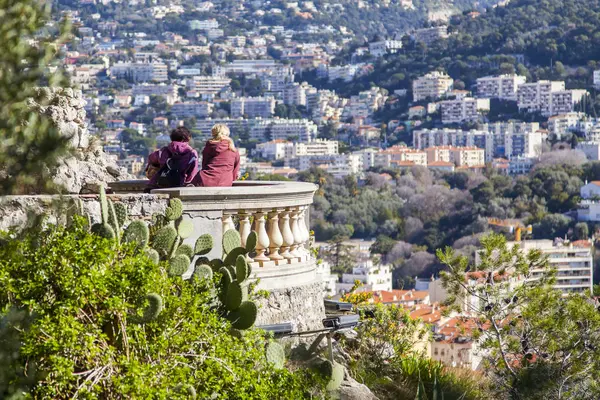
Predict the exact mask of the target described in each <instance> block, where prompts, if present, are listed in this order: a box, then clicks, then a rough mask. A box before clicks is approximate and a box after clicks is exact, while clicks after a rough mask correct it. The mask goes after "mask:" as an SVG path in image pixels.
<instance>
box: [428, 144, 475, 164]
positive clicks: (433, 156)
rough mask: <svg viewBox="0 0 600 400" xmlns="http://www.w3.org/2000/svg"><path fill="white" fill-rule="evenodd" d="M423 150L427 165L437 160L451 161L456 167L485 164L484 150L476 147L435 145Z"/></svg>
mask: <svg viewBox="0 0 600 400" xmlns="http://www.w3.org/2000/svg"><path fill="white" fill-rule="evenodd" d="M425 152H426V153H427V165H428V166H429V165H430V164H432V163H435V162H439V161H442V162H448V163H452V164H454V165H456V166H457V167H462V166H467V167H475V166H480V165H484V164H485V151H484V150H483V149H480V148H478V147H454V146H436V147H429V148H427V149H425ZM434 165H435V164H434Z"/></svg>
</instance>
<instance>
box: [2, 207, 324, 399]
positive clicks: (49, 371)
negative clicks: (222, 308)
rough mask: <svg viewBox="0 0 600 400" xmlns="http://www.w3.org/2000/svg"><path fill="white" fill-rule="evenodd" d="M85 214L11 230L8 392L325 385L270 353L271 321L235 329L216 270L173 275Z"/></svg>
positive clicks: (162, 395) (6, 259) (233, 390)
mask: <svg viewBox="0 0 600 400" xmlns="http://www.w3.org/2000/svg"><path fill="white" fill-rule="evenodd" d="M84 225H85V224H84V222H83V220H82V219H80V218H75V220H74V222H73V224H72V225H71V226H70V227H69V228H64V227H54V226H51V227H49V228H47V229H46V230H45V231H44V232H33V233H31V232H30V233H28V234H27V235H26V236H24V237H15V236H14V235H13V236H9V235H3V236H2V239H3V240H2V242H3V243H2V246H0V398H11V397H12V396H14V395H16V394H18V393H19V392H25V393H26V397H27V398H36V399H65V398H73V397H77V398H82V399H98V398H102V399H123V398H127V399H177V398H187V397H186V396H188V393H191V392H192V389H193V391H194V392H195V393H197V398H201V399H204V398H214V399H277V398H285V399H299V398H306V397H310V396H311V395H314V393H310V391H315V390H318V387H319V381H318V380H316V378H314V379H313V378H312V377H311V376H310V375H309V374H307V373H306V372H302V371H301V372H295V373H292V372H290V371H288V370H287V369H277V368H276V366H274V365H273V364H272V363H269V362H268V361H267V360H266V357H265V355H264V351H265V347H264V346H265V343H267V340H266V338H265V337H264V336H263V333H261V331H259V330H248V331H246V332H245V333H244V335H242V336H241V337H240V338H238V337H235V336H234V335H231V334H230V333H229V331H230V329H231V324H230V322H228V321H227V320H226V319H225V318H222V317H221V316H220V315H219V314H218V313H217V312H216V311H214V310H213V309H211V308H210V307H209V305H208V302H209V301H210V299H211V294H210V293H209V289H208V288H209V286H212V284H213V283H212V282H206V281H205V280H201V279H193V280H191V281H190V282H182V281H181V279H180V278H170V277H169V276H168V274H167V271H166V268H168V266H167V265H166V263H160V264H155V263H153V262H152V260H150V259H149V258H148V257H146V256H145V255H144V253H143V251H142V250H140V249H139V246H136V245H135V244H133V243H132V244H125V245H122V246H120V247H118V248H115V246H114V242H113V241H112V240H109V239H105V238H101V237H98V236H97V235H93V234H91V233H89V232H88V231H87V229H86V228H85V227H84ZM215 279H217V277H215ZM161 300H162V302H161ZM181 388H186V390H181ZM189 388H192V389H189ZM188 389H189V390H188Z"/></svg>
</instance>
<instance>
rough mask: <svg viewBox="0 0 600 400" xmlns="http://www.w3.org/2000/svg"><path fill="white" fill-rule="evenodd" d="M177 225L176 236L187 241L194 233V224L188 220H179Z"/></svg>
mask: <svg viewBox="0 0 600 400" xmlns="http://www.w3.org/2000/svg"><path fill="white" fill-rule="evenodd" d="M176 224H177V234H178V235H179V236H180V237H181V238H182V239H187V238H189V237H190V236H192V233H194V224H193V223H192V221H190V220H189V219H180V220H178V222H177V223H176Z"/></svg>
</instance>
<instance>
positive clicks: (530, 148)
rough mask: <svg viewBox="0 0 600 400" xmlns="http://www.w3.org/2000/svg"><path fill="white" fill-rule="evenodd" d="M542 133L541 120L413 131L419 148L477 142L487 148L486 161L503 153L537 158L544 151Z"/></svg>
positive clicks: (502, 155)
mask: <svg viewBox="0 0 600 400" xmlns="http://www.w3.org/2000/svg"><path fill="white" fill-rule="evenodd" d="M542 141H543V134H542V132H541V131H540V130H539V124H538V123H525V122H513V121H510V122H497V123H493V124H484V125H483V126H482V128H481V129H479V130H470V131H463V130H460V129H448V128H444V129H422V130H415V131H413V145H414V147H415V148H417V149H426V148H428V147H434V146H456V147H461V146H463V147H464V146H475V147H478V148H481V149H484V150H485V161H486V162H491V161H492V160H493V159H494V158H498V157H502V158H507V159H509V160H512V159H513V158H518V157H527V158H537V157H539V155H540V154H541V146H542Z"/></svg>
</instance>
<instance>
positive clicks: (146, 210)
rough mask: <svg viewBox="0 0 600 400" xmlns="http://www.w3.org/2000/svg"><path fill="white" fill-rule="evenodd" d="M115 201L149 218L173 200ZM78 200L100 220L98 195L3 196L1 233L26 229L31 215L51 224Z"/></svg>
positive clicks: (118, 197) (125, 197)
mask: <svg viewBox="0 0 600 400" xmlns="http://www.w3.org/2000/svg"><path fill="white" fill-rule="evenodd" d="M108 197H109V198H111V199H112V200H113V201H115V202H122V203H124V204H125V205H127V209H128V210H129V215H130V216H131V217H132V218H138V219H139V218H142V219H149V218H150V217H151V216H152V214H153V213H155V212H164V210H165V208H166V207H167V203H168V201H169V196H167V195H152V194H111V195H108ZM74 198H80V199H81V200H82V202H83V208H84V210H85V212H86V213H87V214H88V215H90V216H91V217H92V220H93V222H99V221H100V202H99V200H98V195H79V196H77V195H65V196H58V195H37V196H2V197H0V230H7V229H9V228H11V227H25V226H27V224H28V221H30V215H31V214H35V215H40V214H47V215H48V216H49V217H50V222H56V221H57V220H58V221H60V220H61V219H62V218H64V216H65V213H64V210H65V207H69V205H71V204H73V199H74Z"/></svg>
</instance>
